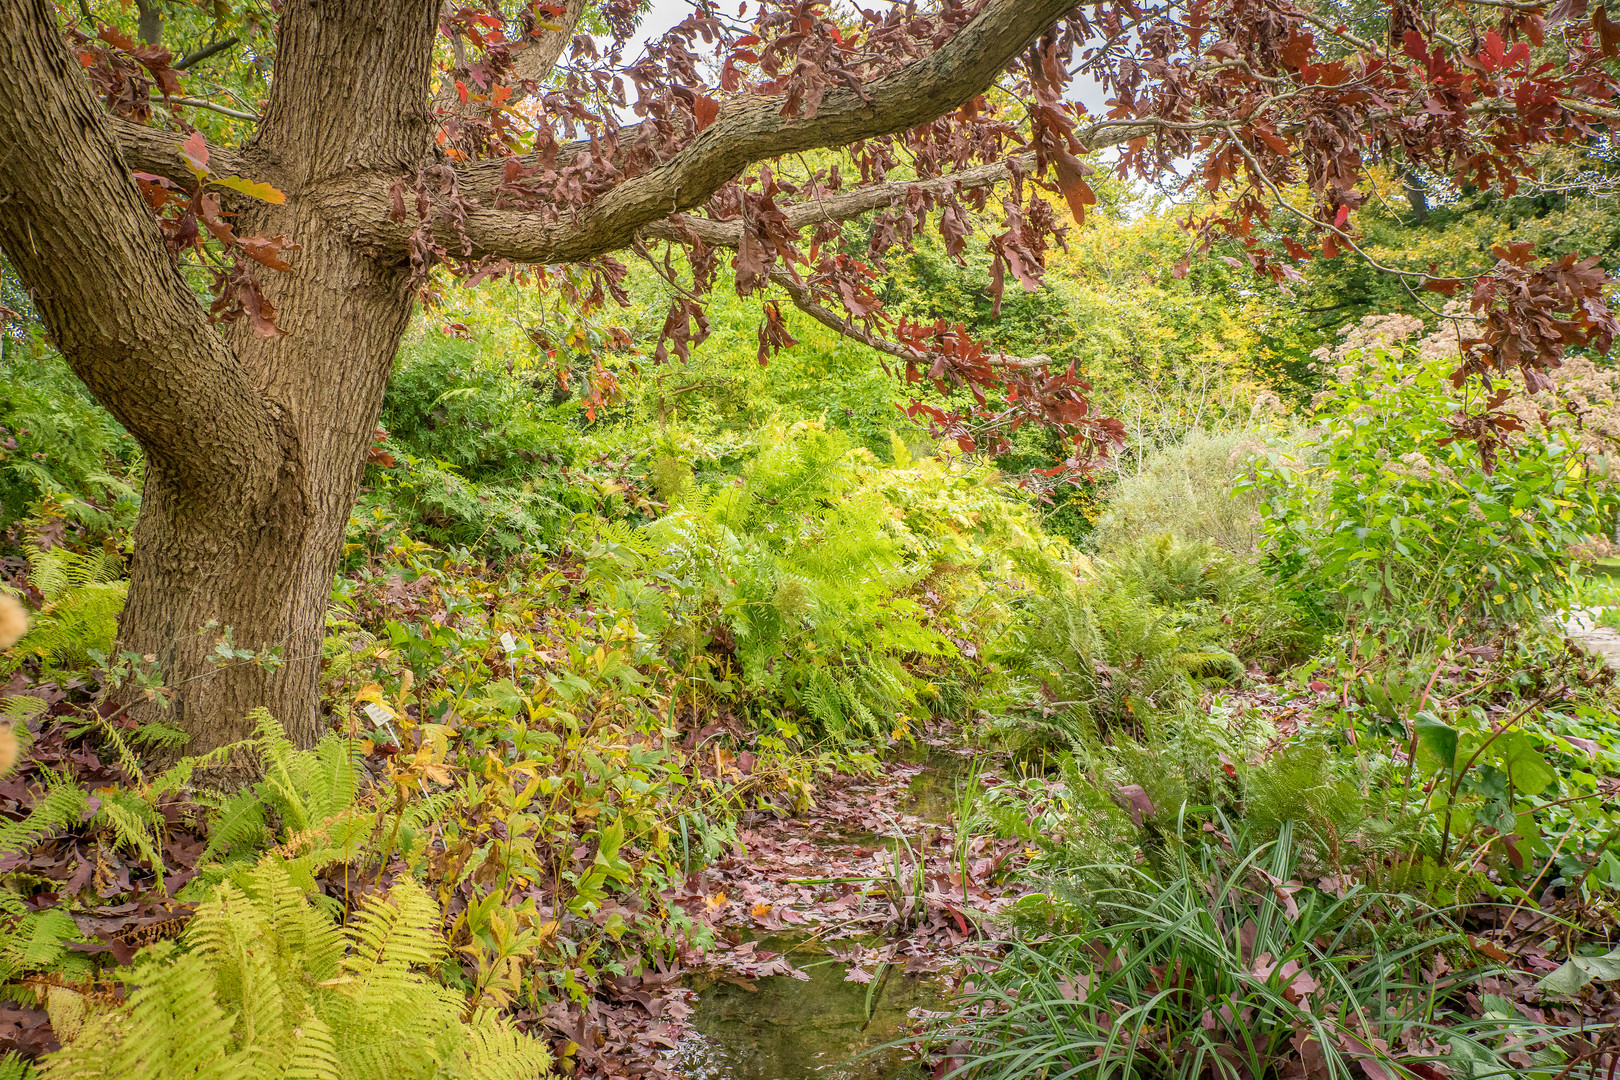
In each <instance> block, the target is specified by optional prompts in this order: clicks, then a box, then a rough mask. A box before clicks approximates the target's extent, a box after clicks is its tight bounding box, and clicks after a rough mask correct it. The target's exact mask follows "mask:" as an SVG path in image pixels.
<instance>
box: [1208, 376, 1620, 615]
mask: <svg viewBox="0 0 1620 1080" xmlns="http://www.w3.org/2000/svg"><path fill="white" fill-rule="evenodd" d="M1453 364H1454V360H1424V359H1421V358H1420V357H1419V356H1417V355H1416V354H1415V353H1414V352H1411V351H1394V352H1391V351H1386V350H1384V349H1382V348H1374V349H1372V350H1370V351H1367V352H1361V353H1355V352H1352V353H1351V354H1350V355H1349V359H1348V362H1347V363H1346V364H1345V365H1344V366H1343V367H1341V368H1339V369H1338V370H1337V372H1336V373H1335V375H1334V377H1333V381H1332V383H1331V385H1330V387H1329V389H1328V390H1327V391H1325V392H1324V393H1323V394H1321V395H1318V404H1317V410H1316V419H1317V422H1318V426H1317V428H1316V431H1315V437H1314V438H1313V439H1311V440H1310V441H1308V442H1307V443H1306V444H1305V445H1304V446H1302V447H1301V452H1300V453H1299V455H1298V457H1297V460H1290V459H1289V458H1287V457H1286V456H1285V455H1283V454H1281V453H1279V452H1277V451H1275V450H1272V451H1268V453H1267V455H1266V456H1265V457H1263V458H1257V459H1255V462H1254V467H1253V473H1252V479H1251V480H1249V481H1246V482H1244V483H1243V484H1241V485H1240V487H1242V489H1243V490H1246V491H1258V492H1259V493H1261V494H1262V495H1263V496H1264V498H1265V501H1266V536H1267V539H1266V548H1267V555H1268V557H1269V559H1270V561H1271V564H1272V566H1273V567H1274V568H1275V570H1276V571H1277V573H1278V574H1279V576H1280V577H1281V579H1282V580H1283V581H1285V582H1286V583H1287V584H1288V585H1289V586H1290V587H1291V588H1292V589H1293V590H1294V591H1295V592H1296V594H1297V595H1298V596H1299V597H1300V599H1301V601H1302V602H1304V603H1307V604H1310V605H1313V606H1314V607H1315V608H1316V609H1317V610H1318V611H1320V612H1322V613H1323V614H1327V613H1328V612H1330V611H1331V610H1333V608H1334V605H1333V604H1332V603H1331V601H1329V600H1328V598H1332V597H1337V598H1339V601H1340V603H1341V604H1342V605H1348V608H1349V609H1350V611H1351V612H1353V613H1360V614H1362V615H1366V616H1369V617H1375V618H1378V619H1388V620H1401V619H1410V620H1417V621H1422V622H1445V621H1450V620H1455V619H1462V620H1466V621H1468V622H1470V623H1475V624H1488V625H1501V624H1507V623H1513V622H1519V623H1529V622H1531V621H1533V620H1534V619H1536V618H1537V617H1538V616H1539V615H1541V614H1543V613H1545V612H1548V611H1551V610H1554V609H1556V608H1557V607H1559V606H1560V605H1561V604H1562V603H1563V602H1564V601H1565V600H1566V598H1567V596H1568V595H1569V593H1570V588H1571V579H1570V575H1569V573H1568V571H1567V570H1566V566H1565V564H1566V561H1567V553H1568V551H1569V549H1571V548H1572V547H1574V546H1575V545H1577V544H1579V543H1580V542H1582V541H1583V540H1584V539H1585V538H1586V537H1587V536H1588V535H1589V534H1591V533H1593V532H1601V531H1603V529H1604V528H1605V526H1606V524H1607V523H1608V522H1610V521H1612V520H1613V517H1614V509H1615V505H1616V498H1615V495H1614V494H1613V493H1612V492H1611V491H1610V490H1609V489H1608V488H1607V486H1606V485H1603V484H1601V483H1600V482H1599V481H1600V480H1601V479H1602V478H1603V477H1604V476H1606V475H1607V462H1606V461H1604V460H1602V459H1601V458H1598V457H1593V456H1588V455H1587V454H1584V453H1583V452H1582V451H1581V448H1580V444H1579V441H1578V438H1577V436H1578V433H1577V432H1574V431H1572V430H1571V429H1568V428H1548V427H1544V426H1542V425H1540V424H1537V423H1535V422H1531V423H1529V424H1527V425H1526V426H1525V428H1524V430H1523V431H1521V432H1519V433H1517V434H1514V435H1512V436H1511V437H1510V438H1509V439H1507V440H1506V442H1504V443H1503V444H1502V445H1501V446H1499V447H1497V448H1496V449H1495V451H1494V453H1491V454H1488V455H1486V456H1485V457H1484V458H1482V455H1481V452H1480V450H1479V449H1478V448H1477V447H1476V446H1475V444H1474V443H1472V442H1470V441H1467V440H1465V439H1460V438H1456V435H1457V430H1456V429H1455V428H1454V426H1453V424H1452V421H1453V420H1455V419H1456V418H1457V416H1458V415H1459V410H1462V409H1464V408H1465V407H1466V408H1467V409H1468V410H1469V411H1470V412H1471V413H1474V414H1477V413H1478V412H1479V402H1478V400H1477V395H1475V393H1474V390H1473V387H1472V384H1470V385H1469V386H1468V387H1466V388H1465V389H1464V390H1462V391H1457V390H1454V389H1453V388H1452V386H1451V383H1450V380H1449V379H1448V378H1447V373H1448V370H1449V369H1450V367H1452V366H1453ZM1492 466H1494V467H1492Z"/></svg>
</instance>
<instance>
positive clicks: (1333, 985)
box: [935, 823, 1585, 1080]
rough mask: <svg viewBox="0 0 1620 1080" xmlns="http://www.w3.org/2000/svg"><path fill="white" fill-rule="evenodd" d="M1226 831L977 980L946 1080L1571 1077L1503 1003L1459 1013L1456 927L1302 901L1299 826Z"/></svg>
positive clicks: (1051, 913)
mask: <svg viewBox="0 0 1620 1080" xmlns="http://www.w3.org/2000/svg"><path fill="white" fill-rule="evenodd" d="M1223 824H1224V827H1222V828H1219V829H1217V831H1216V834H1215V835H1213V836H1207V835H1205V834H1203V833H1199V834H1198V835H1200V836H1204V839H1202V840H1194V841H1192V842H1191V844H1190V847H1189V848H1188V849H1183V855H1182V857H1181V859H1180V860H1179V861H1178V862H1177V863H1176V864H1175V865H1174V866H1173V867H1172V868H1171V871H1170V872H1169V873H1168V874H1166V875H1165V876H1164V877H1163V878H1162V879H1156V878H1155V877H1153V876H1152V875H1150V874H1148V873H1146V872H1144V871H1142V870H1139V869H1135V868H1128V867H1120V868H1116V869H1114V870H1113V871H1112V873H1114V874H1115V875H1117V876H1120V877H1123V878H1125V879H1126V880H1127V882H1128V883H1127V884H1125V885H1122V886H1117V887H1114V888H1112V889H1106V890H1103V891H1102V892H1101V893H1099V894H1098V895H1097V900H1098V901H1099V903H1098V906H1097V907H1095V908H1090V907H1088V908H1083V909H1076V908H1068V907H1059V908H1056V909H1054V908H1050V907H1048V908H1047V909H1046V910H1045V911H1044V916H1045V917H1046V918H1056V919H1057V920H1058V921H1059V922H1060V923H1063V922H1067V923H1069V924H1071V925H1074V926H1075V927H1076V928H1075V929H1071V930H1070V931H1069V932H1067V933H1063V934H1060V935H1058V936H1055V937H1047V936H1046V935H1041V936H1039V937H1036V938H1035V939H1033V940H1024V941H1018V942H1015V943H1014V944H1013V946H1012V950H1011V952H1010V953H1009V955H1008V956H1007V958H1006V960H1005V961H1004V962H1003V963H1001V964H999V965H996V966H991V967H989V968H988V969H987V970H985V971H984V972H983V973H982V974H981V975H980V976H979V977H978V978H977V979H976V980H975V985H974V988H973V989H972V990H971V991H970V992H968V993H967V994H965V995H964V996H963V998H962V1000H961V1003H960V1004H959V1005H958V1007H957V1010H956V1013H955V1015H954V1016H953V1017H952V1018H951V1019H950V1020H948V1021H947V1022H945V1024H943V1025H942V1026H941V1028H940V1029H939V1030H938V1031H937V1032H936V1036H935V1038H936V1042H937V1044H938V1045H939V1046H940V1047H941V1048H944V1047H946V1046H948V1047H949V1049H948V1051H947V1054H948V1058H947V1064H946V1066H945V1067H944V1068H942V1069H941V1071H940V1073H939V1075H942V1076H950V1077H959V1078H967V1077H996V1078H997V1080H1015V1078H1020V1077H1031V1078H1034V1077H1053V1076H1082V1075H1095V1076H1152V1077H1167V1078H1177V1080H1181V1078H1186V1080H1193V1078H1195V1077H1204V1076H1215V1077H1221V1078H1228V1077H1229V1078H1232V1080H1236V1078H1238V1077H1283V1076H1289V1075H1301V1076H1320V1077H1326V1078H1330V1080H1340V1078H1343V1080H1349V1078H1351V1077H1359V1076H1362V1075H1366V1076H1389V1077H1397V1076H1432V1075H1434V1074H1435V1070H1434V1066H1435V1065H1436V1064H1438V1065H1440V1066H1441V1067H1442V1068H1447V1069H1459V1070H1461V1072H1462V1073H1463V1075H1467V1076H1471V1077H1488V1076H1503V1077H1506V1076H1526V1075H1530V1076H1537V1077H1542V1078H1544V1080H1551V1078H1552V1077H1553V1076H1555V1075H1568V1074H1566V1073H1561V1072H1560V1067H1561V1066H1562V1065H1563V1063H1564V1061H1565V1060H1566V1059H1565V1056H1564V1055H1563V1054H1562V1053H1561V1052H1560V1051H1559V1050H1558V1049H1557V1047H1556V1045H1554V1043H1553V1039H1554V1038H1555V1037H1556V1036H1557V1035H1560V1034H1563V1032H1561V1031H1558V1030H1556V1029H1550V1028H1547V1027H1546V1026H1544V1025H1540V1024H1536V1023H1533V1022H1530V1021H1527V1020H1525V1019H1524V1018H1523V1017H1522V1016H1520V1015H1519V1014H1518V1013H1516V1012H1515V1011H1514V1010H1513V1008H1512V1006H1511V1005H1510V1004H1509V1003H1507V1002H1504V1001H1500V1000H1498V999H1492V1000H1490V1001H1487V1002H1486V1006H1487V1010H1486V1012H1487V1015H1486V1016H1485V1018H1484V1019H1474V1018H1470V1017H1468V1016H1466V1015H1463V1014H1461V1013H1460V1012H1459V1011H1458V1010H1457V1009H1456V1007H1455V1006H1454V1005H1453V1004H1452V1003H1451V1001H1450V996H1451V995H1452V994H1453V993H1455V992H1457V991H1459V990H1460V989H1461V987H1462V986H1464V985H1466V983H1467V982H1468V981H1469V978H1470V973H1457V972H1451V973H1450V974H1446V975H1436V974H1435V972H1437V971H1444V970H1446V967H1445V966H1441V965H1435V966H1433V967H1431V968H1428V969H1427V970H1426V969H1425V962H1426V960H1427V959H1428V958H1429V957H1430V956H1432V955H1433V954H1434V953H1435V952H1437V951H1439V950H1441V949H1446V950H1448V951H1451V952H1453V953H1455V952H1456V951H1458V950H1459V948H1460V946H1461V945H1462V942H1463V938H1462V935H1461V934H1460V933H1458V932H1457V931H1456V930H1455V929H1454V928H1453V927H1452V926H1451V925H1450V924H1449V923H1448V922H1447V921H1446V920H1445V919H1444V917H1443V916H1442V915H1441V914H1440V913H1437V912H1434V911H1430V910H1427V909H1425V908H1423V907H1422V906H1421V905H1419V904H1417V903H1415V902H1414V901H1413V900H1411V899H1410V898H1409V897H1405V896H1401V895H1398V894H1388V893H1377V892H1372V891H1369V890H1366V889H1364V888H1362V887H1360V886H1354V887H1351V888H1349V889H1348V890H1347V891H1345V892H1344V894H1343V895H1342V896H1335V895H1333V894H1331V893H1323V892H1320V891H1318V890H1316V889H1313V888H1311V887H1309V886H1306V885H1302V884H1301V883H1300V882H1299V881H1298V880H1297V878H1296V864H1297V856H1296V854H1295V850H1294V846H1293V843H1292V827H1291V826H1286V827H1285V828H1284V829H1283V830H1282V832H1281V834H1280V835H1279V836H1278V838H1277V839H1276V840H1275V841H1273V842H1268V843H1256V842H1254V841H1253V840H1252V839H1251V838H1250V837H1249V836H1248V834H1247V833H1245V832H1244V831H1243V830H1242V829H1240V828H1237V827H1234V826H1233V825H1231V824H1230V823H1223ZM1035 910H1036V911H1037V912H1039V911H1040V906H1039V905H1038V904H1037V905H1036V906H1035ZM1026 914H1027V913H1026ZM1526 1051H1530V1052H1529V1053H1527V1052H1526ZM1510 1053H1511V1054H1512V1056H1513V1059H1514V1060H1513V1061H1510V1060H1509V1054H1510ZM1521 1062H1524V1063H1528V1065H1529V1067H1526V1064H1523V1063H1521ZM1582 1075H1585V1074H1582Z"/></svg>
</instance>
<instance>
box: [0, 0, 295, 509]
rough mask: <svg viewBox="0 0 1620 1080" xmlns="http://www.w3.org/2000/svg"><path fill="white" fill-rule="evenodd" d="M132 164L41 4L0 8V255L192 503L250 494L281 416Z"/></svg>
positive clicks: (13, 1) (1, 0) (23, 0)
mask: <svg viewBox="0 0 1620 1080" xmlns="http://www.w3.org/2000/svg"><path fill="white" fill-rule="evenodd" d="M165 137H166V138H171V139H173V144H174V145H175V146H177V145H178V142H179V139H178V138H177V137H175V136H173V134H172V133H167V134H166V136H165ZM154 149H155V147H154ZM170 152H171V153H172V152H173V150H172V149H171V151H170ZM129 170H130V165H129V163H128V162H127V161H126V160H125V159H124V157H123V155H122V154H120V152H119V144H118V141H117V140H116V139H115V138H114V137H113V131H112V126H111V124H110V123H109V121H108V118H107V116H106V113H105V111H104V110H103V109H102V108H101V105H100V103H99V102H97V101H96V99H95V98H94V97H93V96H92V95H91V92H90V87H89V85H88V83H87V82H86V81H85V78H84V75H83V73H82V71H81V69H80V67H79V64H78V63H77V61H76V60H74V58H73V57H72V56H70V55H69V53H68V51H67V48H66V45H65V44H64V43H63V41H62V38H61V36H60V35H59V34H58V33H57V31H56V13H55V11H54V8H53V6H52V5H51V4H49V3H47V0H0V247H3V248H4V249H5V251H6V254H7V256H8V257H9V258H10V259H11V261H12V264H13V266H15V267H16V269H17V272H18V273H19V275H21V277H22V280H23V282H24V283H25V284H26V285H27V286H28V287H29V289H30V291H31V294H32V296H33V300H34V303H35V305H36V306H37V307H38V309H39V311H40V313H41V315H42V316H43V317H44V321H45V325H46V327H47V328H48V329H49V331H50V333H51V336H52V337H53V338H54V339H55V341H56V344H57V345H58V347H59V348H60V349H61V350H62V354H63V356H64V357H66V359H67V361H68V363H69V364H70V365H71V366H72V367H73V370H74V372H75V373H76V374H77V375H78V376H79V377H80V378H81V379H83V380H84V382H85V385H86V386H88V387H89V388H90V390H91V392H92V393H94V394H95V396H96V398H97V400H99V401H100V402H101V403H102V404H103V405H105V406H106V407H107V408H108V410H110V411H111V412H112V414H113V415H114V416H116V417H117V418H118V420H119V422H121V423H122V424H123V425H124V426H125V427H126V428H128V429H129V431H130V433H131V434H132V435H134V436H135V437H136V439H138V440H139V441H140V443H141V446H142V447H143V448H144V449H145V450H146V452H147V454H148V455H149V458H150V460H151V462H152V465H153V466H154V467H155V468H156V469H158V470H161V471H162V473H163V474H164V475H166V476H167V477H168V478H169V479H170V480H171V481H173V482H174V483H175V485H176V487H177V489H178V490H179V491H181V492H183V493H184V492H189V493H190V496H191V497H195V498H197V499H199V500H203V499H212V498H215V497H216V496H215V495H214V494H212V493H217V492H218V491H220V490H232V491H235V492H238V493H240V494H241V495H243V496H245V497H246V498H248V499H250V500H252V499H256V498H257V497H259V496H262V495H263V494H264V493H266V492H267V491H268V490H269V487H270V485H272V484H273V483H274V482H275V480H276V475H277V470H278V468H279V464H280V460H281V448H280V445H279V440H278V423H277V419H276V417H275V415H274V414H273V412H272V410H271V408H270V406H269V405H268V403H267V402H266V401H265V399H264V397H263V396H262V395H261V394H260V393H259V392H258V390H257V389H256V388H255V387H254V386H253V385H252V384H251V382H250V381H249V380H248V379H247V378H246V376H245V375H244V373H243V370H242V367H241V365H240V363H239V362H238V361H237V358H236V356H235V355H234V354H233V353H232V352H231V350H230V349H229V348H228V347H227V346H226V345H225V343H224V341H223V340H222V339H221V338H220V336H219V334H217V333H216V332H215V331H214V328H213V327H212V326H210V325H209V323H208V319H207V316H206V315H205V314H204V312H203V310H202V307H201V305H199V304H198V303H197V297H196V295H195V294H194V293H193V292H192V290H191V288H190V286H189V285H187V283H186V281H185V279H184V278H182V277H181V276H180V273H179V271H178V270H176V269H175V267H174V265H173V264H172V262H171V261H170V259H169V256H168V254H167V252H166V250H165V248H164V245H163V240H162V237H161V236H160V235H159V233H158V227H157V223H156V222H155V221H154V220H153V218H152V215H151V214H150V213H149V212H148V211H147V208H146V206H145V203H144V202H143V200H142V199H141V196H140V193H139V192H138V191H137V190H136V187H135V183H134V181H132V180H131V179H130V177H129Z"/></svg>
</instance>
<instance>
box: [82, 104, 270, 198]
mask: <svg viewBox="0 0 1620 1080" xmlns="http://www.w3.org/2000/svg"><path fill="white" fill-rule="evenodd" d="M102 115H103V120H104V121H105V123H106V125H107V127H108V129H109V130H110V131H111V132H112V134H113V135H114V137H116V138H117V140H118V147H119V149H120V150H121V151H122V152H123V158H124V161H125V162H127V163H128V165H129V167H130V169H132V170H133V171H135V172H144V173H151V174H152V175H154V176H162V177H165V178H167V179H169V180H173V181H175V182H176V183H186V184H189V183H191V182H192V180H193V176H192V172H191V169H190V168H189V167H188V166H187V165H186V162H185V159H184V158H182V157H181V156H180V143H181V141H182V140H183V139H184V138H185V136H184V135H182V134H181V133H180V132H178V131H166V130H164V129H163V128H157V127H148V126H147V125H145V124H138V123H136V122H135V121H133V120H125V119H124V118H123V117H120V116H112V115H109V114H107V112H106V110H102ZM208 164H209V167H210V168H211V169H212V170H213V171H215V172H218V173H234V174H239V173H241V171H242V167H243V162H242V153H241V151H239V150H236V149H234V148H232V147H228V146H216V145H214V144H212V143H210V144H209V146H208Z"/></svg>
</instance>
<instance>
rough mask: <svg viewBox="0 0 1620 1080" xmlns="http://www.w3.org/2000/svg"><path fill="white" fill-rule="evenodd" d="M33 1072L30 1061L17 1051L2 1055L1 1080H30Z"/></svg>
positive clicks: (0, 1063) (0, 1064)
mask: <svg viewBox="0 0 1620 1080" xmlns="http://www.w3.org/2000/svg"><path fill="white" fill-rule="evenodd" d="M33 1071H34V1070H33V1067H32V1066H31V1065H30V1064H29V1063H28V1060H27V1059H26V1058H24V1057H23V1056H22V1055H20V1054H18V1053H17V1052H16V1051H14V1050H11V1051H7V1052H6V1053H4V1054H0V1080H28V1078H29V1076H31V1075H32V1074H33Z"/></svg>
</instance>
